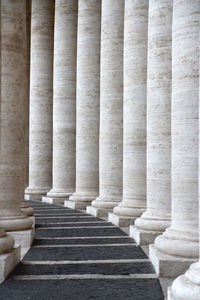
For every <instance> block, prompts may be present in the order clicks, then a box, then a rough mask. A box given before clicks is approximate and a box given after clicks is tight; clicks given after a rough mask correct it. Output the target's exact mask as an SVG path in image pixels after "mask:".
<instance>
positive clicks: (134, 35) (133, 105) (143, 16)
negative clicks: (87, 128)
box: [109, 0, 148, 226]
mask: <svg viewBox="0 0 200 300" xmlns="http://www.w3.org/2000/svg"><path fill="white" fill-rule="evenodd" d="M147 32H148V0H145V1H144V0H139V1H135V0H126V1H125V18H124V104H123V115H124V124H123V125H124V127H123V201H122V202H121V203H120V204H119V205H118V206H116V207H115V208H114V210H113V212H114V213H109V221H111V222H112V223H114V224H115V225H117V226H128V225H130V224H132V223H133V221H134V220H135V218H136V217H139V216H140V215H141V214H142V212H143V211H144V209H145V207H146V78H147Z"/></svg>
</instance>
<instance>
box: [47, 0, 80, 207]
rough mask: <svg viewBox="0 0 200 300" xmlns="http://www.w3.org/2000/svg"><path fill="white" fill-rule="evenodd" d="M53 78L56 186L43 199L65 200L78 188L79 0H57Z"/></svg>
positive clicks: (54, 201)
mask: <svg viewBox="0 0 200 300" xmlns="http://www.w3.org/2000/svg"><path fill="white" fill-rule="evenodd" d="M55 3H56V5H55V26H54V71H53V73H54V80H53V82H54V83H53V85H54V88H53V91H54V92H53V187H52V189H51V190H50V191H49V192H48V193H47V196H48V197H43V198H42V200H43V201H45V202H49V203H64V200H66V199H68V197H69V196H70V195H71V194H72V193H73V192H74V190H75V155H76V148H75V139H76V43H77V39H76V36H77V34H76V32H77V9H78V1H76V0H56V2H55Z"/></svg>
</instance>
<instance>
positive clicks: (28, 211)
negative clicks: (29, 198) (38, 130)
mask: <svg viewBox="0 0 200 300" xmlns="http://www.w3.org/2000/svg"><path fill="white" fill-rule="evenodd" d="M30 25H31V1H30V0H27V1H26V74H27V78H26V95H27V97H26V98H25V99H24V100H25V101H24V102H25V103H24V128H25V143H24V147H25V155H24V186H25V187H27V186H28V173H29V172H28V169H29V167H28V152H29V151H28V148H29V81H30ZM21 209H22V211H23V212H24V213H25V214H26V215H27V216H33V214H34V209H33V208H32V207H30V206H29V205H28V204H27V203H26V202H25V201H24V199H23V200H22V204H21ZM33 221H34V222H35V219H34V217H33Z"/></svg>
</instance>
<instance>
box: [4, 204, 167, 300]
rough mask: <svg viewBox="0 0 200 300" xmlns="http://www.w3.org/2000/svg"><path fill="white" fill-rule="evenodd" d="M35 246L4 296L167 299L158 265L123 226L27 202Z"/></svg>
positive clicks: (74, 299) (70, 299) (50, 299)
mask: <svg viewBox="0 0 200 300" xmlns="http://www.w3.org/2000/svg"><path fill="white" fill-rule="evenodd" d="M28 203H29V204H30V205H31V206H32V207H34V209H35V216H36V234H35V240H34V243H33V246H32V248H31V249H30V250H29V252H28V253H27V254H26V256H25V257H24V259H23V261H22V262H21V263H20V264H19V265H18V266H17V267H16V268H15V269H14V271H13V272H12V274H11V275H10V276H9V278H8V279H7V280H6V281H4V282H3V283H2V284H1V285H0V299H1V300H7V299H9V300H25V299H31V300H53V299H56V300H57V299H58V300H88V299H95V300H96V299H101V300H127V299H132V300H163V299H164V298H163V294H162V290H161V287H160V284H159V281H158V279H157V278H156V275H155V273H154V269H153V267H152V265H151V263H150V262H149V260H148V258H147V256H146V255H145V253H144V252H143V251H142V249H141V248H140V247H138V246H136V245H135V243H134V241H133V240H132V239H131V238H129V237H128V236H127V235H126V234H125V233H124V232H123V231H122V230H121V229H119V228H118V227H116V226H114V225H112V224H111V223H108V222H106V221H104V220H102V219H100V218H95V217H93V216H90V215H88V214H86V213H83V212H80V211H75V210H71V209H68V208H63V207H61V206H58V205H50V204H46V203H42V202H39V201H29V202H28Z"/></svg>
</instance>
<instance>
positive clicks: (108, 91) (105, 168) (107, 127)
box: [87, 0, 124, 216]
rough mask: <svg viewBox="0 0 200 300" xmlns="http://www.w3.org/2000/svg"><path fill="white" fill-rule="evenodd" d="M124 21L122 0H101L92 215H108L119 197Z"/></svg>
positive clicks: (120, 182)
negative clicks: (96, 193)
mask: <svg viewBox="0 0 200 300" xmlns="http://www.w3.org/2000/svg"><path fill="white" fill-rule="evenodd" d="M123 23H124V1H123V0H103V1H102V21H101V71H100V73H101V79H100V81H101V84H100V89H101V96H100V142H99V197H98V198H97V199H96V200H94V201H93V202H92V206H90V207H88V208H87V211H88V212H89V213H91V214H93V215H95V216H97V215H107V214H108V212H109V211H112V209H113V207H114V206H116V205H117V204H118V203H119V202H120V201H121V200H122V145H123V140H122V138H123V137H122V136H123V133H122V128H123V122H122V105H123V103H122V98H123V27H124V26H123Z"/></svg>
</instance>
